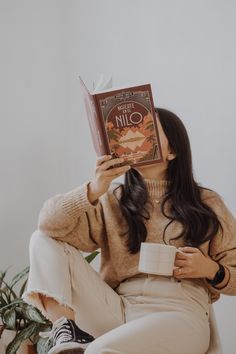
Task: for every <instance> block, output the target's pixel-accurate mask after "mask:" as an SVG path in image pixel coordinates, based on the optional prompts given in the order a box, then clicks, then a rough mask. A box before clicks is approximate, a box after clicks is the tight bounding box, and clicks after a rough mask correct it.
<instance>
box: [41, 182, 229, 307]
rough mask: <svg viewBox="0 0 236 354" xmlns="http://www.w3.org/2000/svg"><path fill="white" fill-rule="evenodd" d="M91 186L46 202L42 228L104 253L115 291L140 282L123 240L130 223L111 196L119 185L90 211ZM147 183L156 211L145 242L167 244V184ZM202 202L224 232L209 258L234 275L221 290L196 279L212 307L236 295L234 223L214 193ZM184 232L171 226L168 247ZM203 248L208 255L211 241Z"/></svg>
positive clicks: (102, 268) (180, 242) (134, 258)
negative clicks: (132, 279) (164, 208)
mask: <svg viewBox="0 0 236 354" xmlns="http://www.w3.org/2000/svg"><path fill="white" fill-rule="evenodd" d="M88 183H89V182H86V183H84V184H83V185H81V186H79V187H77V188H75V189H73V190H72V191H69V192H67V193H65V194H57V195H55V196H54V197H52V198H50V199H48V200H47V201H46V202H45V203H44V205H43V208H42V209H41V211H40V215H39V223H38V228H39V229H40V230H42V231H43V232H44V233H46V234H47V235H48V236H51V237H53V238H55V239H57V240H60V241H64V242H67V243H69V244H71V245H73V246H74V247H76V248H78V249H79V250H81V251H85V252H91V251H94V250H96V249H101V264H100V274H101V276H102V278H103V279H104V280H105V281H106V282H107V283H108V284H109V285H110V286H111V287H112V288H115V287H116V286H117V285H118V284H119V283H120V282H121V281H122V280H124V279H126V278H129V277H132V276H139V274H140V273H139V271H138V260H139V253H137V254H135V255H130V254H129V253H128V250H127V248H126V246H125V237H121V234H122V233H123V232H124V231H125V230H127V223H126V221H125V220H124V218H123V216H122V214H121V211H120V208H119V204H118V202H117V199H116V198H115V196H114V194H113V191H114V189H115V188H116V187H117V186H119V184H118V183H114V182H113V183H112V184H111V186H110V188H109V190H108V191H107V192H106V193H105V194H104V195H102V196H101V197H100V198H99V201H98V202H97V203H96V205H92V204H91V203H90V202H89V201H88V198H87V186H88ZM145 183H146V185H147V188H148V191H149V195H150V199H151V201H152V202H153V203H154V208H153V209H152V208H150V213H151V218H150V219H149V220H148V221H145V224H146V227H147V230H148V236H147V239H146V242H157V243H164V241H163V237H162V235H163V230H164V227H165V226H166V224H167V223H168V221H169V220H168V219H167V218H166V217H164V216H163V214H162V213H161V208H160V205H161V204H160V201H161V198H162V197H163V196H164V194H165V193H166V191H167V187H168V183H169V182H168V181H157V180H150V179H145ZM120 191H121V188H118V190H117V191H116V195H117V196H118V198H119V196H120ZM202 199H203V200H204V202H205V203H207V204H208V205H210V206H211V207H212V208H213V210H214V211H215V212H216V214H217V215H218V217H219V219H220V221H221V223H222V226H223V229H224V234H223V236H222V235H221V231H219V232H218V234H217V235H215V237H214V242H212V243H211V249H210V254H211V257H212V259H213V260H215V261H220V263H222V264H223V265H224V266H227V267H228V269H229V271H230V279H229V282H228V284H227V285H226V286H225V287H224V288H222V289H215V288H213V287H212V286H210V285H209V284H208V283H207V282H206V280H205V279H204V278H201V279H195V280H196V281H198V282H199V281H200V282H201V283H202V285H203V286H205V287H207V289H208V290H210V295H211V302H212V303H213V302H215V301H216V300H218V299H219V297H220V293H222V294H227V295H236V220H235V219H234V217H233V215H232V214H231V213H230V211H229V210H228V209H227V207H226V205H225V204H224V202H223V200H222V198H221V197H220V196H219V195H218V194H217V193H216V192H212V191H208V190H202ZM167 207H168V206H167ZM181 230H182V225H181V224H180V223H179V222H173V223H172V224H171V225H170V226H169V227H168V228H167V230H166V234H165V241H166V242H167V243H168V240H169V239H170V238H173V237H175V236H177V235H178V234H179V233H180V231H181ZM170 244H172V245H174V246H176V247H181V246H184V242H183V240H181V239H179V240H174V241H171V242H170ZM199 248H200V249H201V251H202V252H203V253H204V254H205V255H207V254H208V248H209V241H207V242H205V243H204V244H202V245H201V246H200V247H199Z"/></svg>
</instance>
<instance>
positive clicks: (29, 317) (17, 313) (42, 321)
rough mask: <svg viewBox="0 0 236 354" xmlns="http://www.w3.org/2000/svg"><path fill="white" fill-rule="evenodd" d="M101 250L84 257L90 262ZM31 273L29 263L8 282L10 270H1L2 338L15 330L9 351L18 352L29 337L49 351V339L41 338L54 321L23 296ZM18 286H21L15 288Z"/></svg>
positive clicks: (41, 352) (9, 353) (40, 353)
mask: <svg viewBox="0 0 236 354" xmlns="http://www.w3.org/2000/svg"><path fill="white" fill-rule="evenodd" d="M98 253H99V252H98V251H95V252H92V253H90V254H89V255H87V256H86V257H85V259H86V260H87V262H88V263H90V262H92V261H93V259H94V258H95V257H96V256H97V255H98ZM28 273H29V267H26V268H25V269H23V270H22V271H21V272H19V273H17V274H16V275H15V276H14V277H13V278H12V280H11V281H8V282H6V281H5V277H6V274H7V270H5V271H3V272H2V271H0V318H1V320H2V325H0V338H1V335H2V333H3V331H4V330H5V329H8V330H12V331H14V332H15V336H14V338H13V340H12V341H11V342H10V343H9V344H8V346H7V349H6V354H15V353H16V352H17V350H18V349H19V347H20V345H21V343H22V342H23V341H24V340H26V339H29V340H30V341H31V342H32V344H33V345H34V347H35V348H37V349H36V350H37V353H38V354H44V353H47V352H48V347H49V346H50V343H49V342H48V340H47V339H44V338H41V337H40V336H39V332H43V331H47V330H50V329H51V327H52V323H51V322H50V321H49V320H48V319H47V318H45V316H43V314H42V313H41V312H40V311H39V310H38V309H37V308H36V307H34V306H32V305H29V304H28V303H26V302H25V301H24V300H23V299H22V294H23V292H24V291H25V287H26V284H27V279H28ZM16 287H17V289H18V290H16V289H15V288H16Z"/></svg>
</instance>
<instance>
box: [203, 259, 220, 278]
mask: <svg viewBox="0 0 236 354" xmlns="http://www.w3.org/2000/svg"><path fill="white" fill-rule="evenodd" d="M219 269H220V266H219V264H218V263H217V262H215V261H213V260H212V259H211V258H209V264H208V265H207V276H206V278H207V279H209V280H213V279H214V278H215V275H216V273H217V272H218V270H219Z"/></svg>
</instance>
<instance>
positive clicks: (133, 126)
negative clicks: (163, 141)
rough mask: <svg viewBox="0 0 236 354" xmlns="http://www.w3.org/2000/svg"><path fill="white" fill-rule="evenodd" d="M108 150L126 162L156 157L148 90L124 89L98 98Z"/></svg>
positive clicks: (157, 152) (156, 147)
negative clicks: (124, 90)
mask: <svg viewBox="0 0 236 354" xmlns="http://www.w3.org/2000/svg"><path fill="white" fill-rule="evenodd" d="M99 106H100V109H101V113H102V117H103V121H104V125H105V130H106V134H107V139H108V142H109V147H110V153H111V154H112V155H113V156H114V157H119V156H122V157H124V158H125V159H126V160H127V161H128V160H129V159H131V160H132V161H133V162H135V161H139V162H140V161H148V160H153V159H159V158H160V157H161V156H160V151H159V148H158V142H157V136H156V133H155V124H154V121H153V120H154V119H155V118H154V117H153V114H152V107H151V104H150V97H149V91H128V92H127V91H126V92H119V93H117V94H113V95H110V96H108V97H105V98H103V99H100V100H99Z"/></svg>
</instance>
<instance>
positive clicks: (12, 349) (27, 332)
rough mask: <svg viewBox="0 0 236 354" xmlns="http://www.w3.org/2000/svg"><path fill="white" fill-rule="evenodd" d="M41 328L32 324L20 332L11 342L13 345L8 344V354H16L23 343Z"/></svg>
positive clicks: (36, 324)
mask: <svg viewBox="0 0 236 354" xmlns="http://www.w3.org/2000/svg"><path fill="white" fill-rule="evenodd" d="M39 328H40V325H39V324H38V323H31V324H30V325H29V326H28V327H26V328H24V329H22V331H20V332H18V333H17V334H16V336H15V338H14V339H13V341H11V343H9V344H8V346H7V349H6V354H16V352H17V350H18V349H19V347H20V345H21V343H22V342H23V341H24V340H26V339H27V338H29V337H30V336H32V334H34V333H35V332H36V331H38V330H39Z"/></svg>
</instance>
